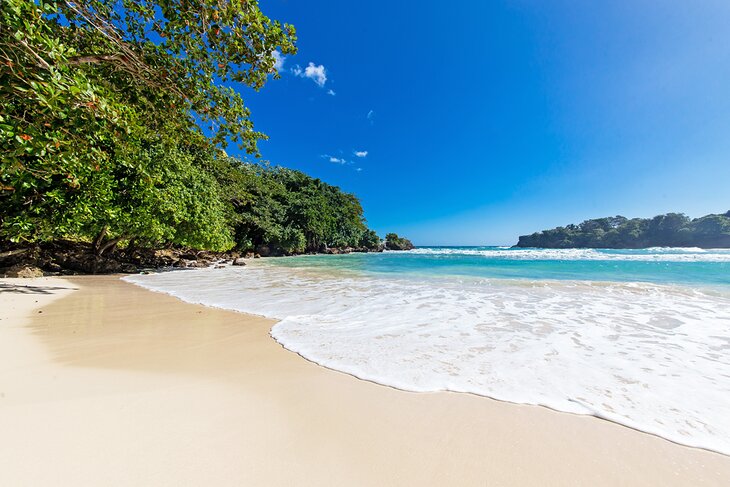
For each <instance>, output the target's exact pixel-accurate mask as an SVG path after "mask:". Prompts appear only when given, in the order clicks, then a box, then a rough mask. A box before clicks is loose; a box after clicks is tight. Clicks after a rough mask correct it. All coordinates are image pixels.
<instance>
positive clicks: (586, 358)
mask: <svg viewBox="0 0 730 487" xmlns="http://www.w3.org/2000/svg"><path fill="white" fill-rule="evenodd" d="M126 279H127V280H129V281H131V282H134V283H136V284H139V285H141V286H144V287H147V288H150V289H153V290H156V291H161V292H166V293H169V294H172V295H174V296H177V297H179V298H180V299H183V300H185V301H189V302H193V303H201V304H205V305H209V306H215V307H221V308H226V309H231V310H237V311H243V312H247V313H254V314H258V315H263V316H267V317H271V318H275V319H277V320H280V321H279V322H278V323H277V324H276V325H274V327H273V328H272V332H271V335H272V337H273V338H274V339H275V340H277V341H278V342H279V343H280V344H281V345H282V346H284V347H285V348H287V349H289V350H291V351H293V352H296V353H298V354H300V355H302V356H303V357H305V358H306V359H309V360H311V361H313V362H316V363H318V364H321V365H323V366H326V367H329V368H332V369H335V370H339V371H342V372H346V373H348V374H351V375H353V376H356V377H359V378H361V379H365V380H369V381H373V382H376V383H379V384H383V385H386V386H391V387H396V388H399V389H403V390H407V391H416V392H426V391H454V392H464V393H473V394H478V395H482V396H487V397H491V398H494V399H498V400H503V401H509V402H514V403H523V404H534V405H541V406H546V407H549V408H552V409H555V410H558V411H565V412H569V413H576V414H588V415H593V416H597V417H600V418H604V419H607V420H610V421H614V422H617V423H620V424H623V425H626V426H629V427H632V428H635V429H638V430H642V431H645V432H648V433H652V434H655V435H659V436H662V437H664V438H666V439H668V440H671V441H674V442H677V443H681V444H684V445H688V446H694V447H700V448H706V449H710V450H715V451H718V452H721V453H725V454H730V250H702V249H694V248H687V249H674V248H672V249H670V248H652V249H642V250H600V249H566V250H555V249H511V248H506V247H430V248H418V249H416V250H413V251H409V252H383V253H371V254H347V255H312V256H297V257H283V258H270V259H256V260H250V261H249V265H247V266H245V267H226V268H224V269H200V270H181V271H171V272H161V273H156V274H150V275H138V276H131V277H128V278H126Z"/></svg>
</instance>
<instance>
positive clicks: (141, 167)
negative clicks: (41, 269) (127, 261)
mask: <svg viewBox="0 0 730 487" xmlns="http://www.w3.org/2000/svg"><path fill="white" fill-rule="evenodd" d="M0 9H1V10H0V151H1V152H2V160H1V161H0V247H2V248H5V249H14V248H23V247H28V246H33V245H35V246H38V247H44V246H46V247H48V246H51V247H54V246H56V247H57V246H59V245H61V246H65V248H68V246H69V245H70V243H77V244H79V245H82V246H84V248H85V249H88V251H89V252H90V253H92V254H93V256H94V258H93V260H94V262H95V264H94V266H96V265H97V264H96V262H98V261H99V260H100V259H103V258H110V255H111V254H115V253H120V252H121V253H124V252H126V253H128V254H129V253H133V251H135V250H139V249H162V248H185V249H196V250H207V251H229V250H236V251H240V252H246V251H258V252H261V253H264V252H265V253H271V254H295V253H301V252H308V251H309V252H314V251H326V250H327V249H330V248H347V247H349V248H356V249H359V250H377V249H382V246H383V244H382V242H381V241H380V238H379V237H378V236H377V235H376V234H375V232H374V231H372V230H370V229H368V228H367V226H366V222H365V220H364V217H363V209H362V207H361V205H360V202H359V201H358V199H357V198H356V197H355V196H354V195H352V194H348V193H346V192H343V191H341V190H340V189H339V188H337V187H334V186H331V185H328V184H326V183H324V182H322V181H320V180H318V179H315V178H312V177H309V176H307V175H305V174H303V173H301V172H299V171H294V170H289V169H285V168H280V167H270V166H269V165H267V164H266V163H265V162H260V161H259V160H258V159H257V158H258V157H259V156H260V154H259V150H258V145H257V143H258V142H259V141H261V140H265V139H266V138H267V136H266V135H265V134H263V133H261V132H258V131H256V130H255V129H254V125H253V122H252V120H251V114H250V112H249V109H248V108H247V107H246V105H245V103H244V100H243V98H242V96H241V94H240V93H241V90H240V89H238V88H250V89H253V90H259V89H261V88H262V87H263V86H264V84H265V83H266V82H267V81H268V80H269V79H272V78H273V79H275V78H278V77H279V74H278V73H277V71H276V69H275V62H276V54H275V53H277V52H278V53H281V54H294V53H295V52H296V46H295V43H296V32H295V29H294V27H293V26H291V25H288V24H282V23H280V22H279V21H276V20H272V19H269V18H268V17H266V16H265V15H264V14H263V13H262V12H261V10H260V8H259V6H258V3H257V2H256V1H251V0H227V1H225V2H219V1H217V0H185V1H183V0H149V1H148V0H129V1H125V2H119V1H118V0H87V1H84V2H75V1H49V0H35V1H34V0H4V1H3V2H2V7H0ZM229 146H235V147H238V149H239V150H240V151H241V153H244V154H246V155H247V156H246V159H245V160H244V159H239V158H236V157H230V156H229V155H228V154H227V153H226V149H227V148H229ZM0 250H2V249H1V248H0ZM6 253H7V252H6ZM0 265H2V263H0ZM96 268H97V267H94V269H96Z"/></svg>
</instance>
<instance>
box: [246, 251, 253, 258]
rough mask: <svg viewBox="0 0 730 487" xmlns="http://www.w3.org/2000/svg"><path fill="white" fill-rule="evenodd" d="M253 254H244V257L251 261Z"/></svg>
mask: <svg viewBox="0 0 730 487" xmlns="http://www.w3.org/2000/svg"><path fill="white" fill-rule="evenodd" d="M254 256H255V254H254V253H253V252H246V255H245V256H244V257H245V258H247V259H253V258H254Z"/></svg>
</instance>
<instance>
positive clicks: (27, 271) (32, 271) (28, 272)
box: [5, 264, 43, 278]
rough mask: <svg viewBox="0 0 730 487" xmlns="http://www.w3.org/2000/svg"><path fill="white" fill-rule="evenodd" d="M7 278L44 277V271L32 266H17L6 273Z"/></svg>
mask: <svg viewBox="0 0 730 487" xmlns="http://www.w3.org/2000/svg"><path fill="white" fill-rule="evenodd" d="M5 277H24V278H33V277H43V271H42V270H40V269H39V268H38V267H35V266H32V265H25V264H16V265H14V266H12V267H10V268H9V269H8V270H6V271H5Z"/></svg>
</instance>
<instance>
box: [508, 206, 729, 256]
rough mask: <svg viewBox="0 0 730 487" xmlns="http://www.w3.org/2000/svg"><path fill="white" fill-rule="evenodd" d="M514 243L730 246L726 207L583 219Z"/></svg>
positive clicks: (525, 237)
mask: <svg viewBox="0 0 730 487" xmlns="http://www.w3.org/2000/svg"><path fill="white" fill-rule="evenodd" d="M517 247H542V248H618V249H620V248H629V249H634V248H646V247H701V248H728V247H730V211H728V212H727V213H724V214H710V215H706V216H703V217H701V218H695V219H690V218H689V217H687V216H686V215H684V214H682V213H667V214H666V215H658V216H655V217H654V218H632V219H628V218H625V217H623V216H615V217H608V218H598V219H595V220H586V221H584V222H583V223H581V224H579V225H568V226H565V227H557V228H553V229H552V230H544V231H542V232H538V233H533V234H532V235H523V236H521V237H520V240H519V242H518V243H517Z"/></svg>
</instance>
